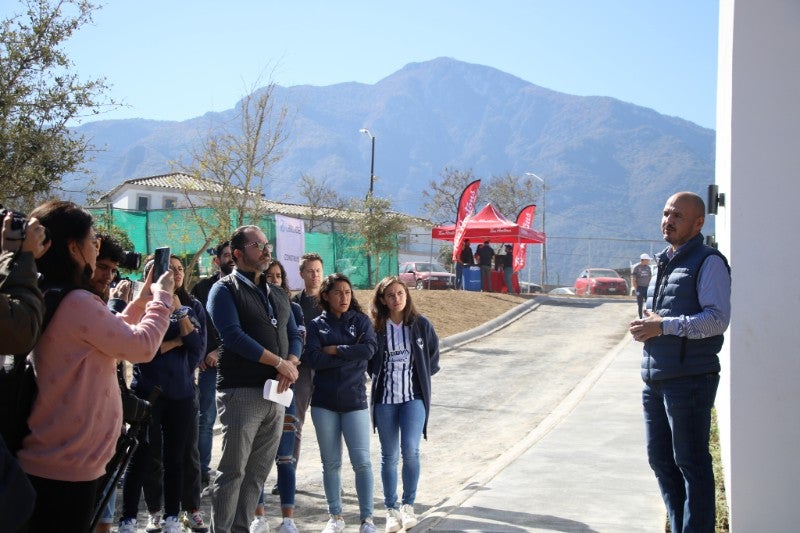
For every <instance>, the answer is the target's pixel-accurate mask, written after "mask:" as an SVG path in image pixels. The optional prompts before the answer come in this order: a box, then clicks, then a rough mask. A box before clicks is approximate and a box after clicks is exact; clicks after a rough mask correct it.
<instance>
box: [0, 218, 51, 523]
mask: <svg viewBox="0 0 800 533" xmlns="http://www.w3.org/2000/svg"><path fill="white" fill-rule="evenodd" d="M14 226H16V227H14ZM45 240H46V237H45V231H44V227H42V225H41V224H39V221H38V220H36V219H35V218H33V219H30V220H27V221H26V220H24V219H23V218H22V217H20V216H15V214H14V213H13V212H5V215H4V216H3V217H2V230H0V355H2V358H3V359H4V360H3V363H4V365H3V367H4V368H3V369H2V370H0V373H1V374H2V375H1V376H0V377H2V381H0V403H2V405H0V409H2V413H3V416H2V419H1V422H2V423H1V424H0V426H1V427H0V433H2V435H6V436H10V437H12V441H16V440H17V437H21V435H18V432H17V427H16V424H15V421H16V419H17V418H19V417H17V416H15V409H18V408H19V407H20V406H19V402H18V396H17V394H18V391H19V390H20V388H19V385H20V382H21V380H22V379H23V377H22V374H20V373H19V372H18V370H21V367H20V368H13V369H12V368H11V367H12V366H13V365H24V364H25V355H26V354H27V352H28V351H29V350H30V349H31V348H32V347H33V345H34V344H35V343H36V340H37V339H38V338H39V334H40V333H41V332H40V329H41V325H42V320H43V315H44V304H43V303H42V293H41V292H40V291H39V288H38V287H37V276H38V274H37V272H36V264H35V263H34V260H35V259H38V258H39V257H41V255H42V254H44V252H45V251H47V248H48V246H49V243H46V242H45ZM5 354H17V355H13V356H12V355H5ZM23 416H24V414H23ZM15 447H16V446H15ZM35 498H36V494H35V492H34V490H33V487H32V486H31V484H30V482H29V481H28V478H27V476H26V475H25V473H24V472H23V471H22V470H21V469H20V466H19V463H18V462H17V460H16V459H15V458H14V457H13V456H12V454H11V451H10V450H9V449H8V448H7V447H6V443H5V441H4V439H3V437H0V524H2V525H3V528H4V531H17V530H18V529H19V527H20V526H21V525H22V524H24V523H25V521H26V520H27V519H28V517H29V516H30V513H31V511H32V510H33V503H34V500H35Z"/></svg>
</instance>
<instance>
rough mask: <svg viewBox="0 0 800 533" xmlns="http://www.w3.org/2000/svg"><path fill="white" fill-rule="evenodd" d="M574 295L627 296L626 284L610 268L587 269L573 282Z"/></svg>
mask: <svg viewBox="0 0 800 533" xmlns="http://www.w3.org/2000/svg"><path fill="white" fill-rule="evenodd" d="M575 294H579V295H580V294H622V295H627V294H628V282H627V281H625V280H624V279H623V278H622V276H620V275H619V274H618V273H617V272H616V271H614V270H612V269H610V268H587V269H586V270H584V271H583V272H581V273H580V275H579V276H578V279H576V280H575Z"/></svg>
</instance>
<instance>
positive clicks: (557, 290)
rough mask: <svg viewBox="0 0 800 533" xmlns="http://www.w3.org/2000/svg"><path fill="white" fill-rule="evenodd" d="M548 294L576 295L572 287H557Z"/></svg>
mask: <svg viewBox="0 0 800 533" xmlns="http://www.w3.org/2000/svg"><path fill="white" fill-rule="evenodd" d="M548 294H575V291H573V290H572V287H556V288H555V289H550V292H549V293H548Z"/></svg>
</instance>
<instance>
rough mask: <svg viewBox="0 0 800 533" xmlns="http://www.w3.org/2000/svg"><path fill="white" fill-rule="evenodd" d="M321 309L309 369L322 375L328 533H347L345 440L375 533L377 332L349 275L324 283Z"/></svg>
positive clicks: (367, 531)
mask: <svg viewBox="0 0 800 533" xmlns="http://www.w3.org/2000/svg"><path fill="white" fill-rule="evenodd" d="M319 304H320V307H322V309H323V311H322V314H321V315H320V316H318V317H317V318H315V319H314V320H313V321H312V322H311V323H310V324H309V327H308V331H307V332H306V349H305V352H303V363H304V364H308V365H309V366H310V367H311V368H313V369H314V370H315V371H316V372H315V375H314V393H313V395H312V397H311V419H312V420H313V421H314V429H315V430H316V433H317V442H318V443H319V451H320V456H321V457H322V480H323V485H324V487H325V497H326V499H327V500H328V512H329V513H330V520H329V521H328V524H327V525H326V527H325V530H324V531H325V532H330V533H338V532H340V531H342V530H343V529H344V520H342V491H341V488H342V479H341V467H342V437H344V441H345V444H346V445H347V451H348V453H349V455H350V463H351V464H352V466H353V470H354V471H355V475H356V492H357V493H358V506H359V510H360V517H361V529H360V533H374V532H376V529H375V525H374V524H373V521H372V512H373V483H374V482H373V478H372V463H371V461H370V456H369V440H370V435H369V433H370V431H369V426H370V418H369V410H368V405H367V387H366V381H367V380H366V371H367V363H368V362H369V360H370V359H372V356H373V355H374V354H375V349H376V347H377V343H376V340H375V332H374V331H373V329H372V324H371V323H370V320H369V317H367V315H365V314H364V313H363V311H362V310H361V306H360V305H359V304H358V302H357V301H356V299H355V298H354V297H353V288H352V285H351V284H350V280H349V279H348V278H347V276H345V275H344V274H331V275H330V276H328V277H327V278H325V280H323V282H322V286H321V287H320V293H319Z"/></svg>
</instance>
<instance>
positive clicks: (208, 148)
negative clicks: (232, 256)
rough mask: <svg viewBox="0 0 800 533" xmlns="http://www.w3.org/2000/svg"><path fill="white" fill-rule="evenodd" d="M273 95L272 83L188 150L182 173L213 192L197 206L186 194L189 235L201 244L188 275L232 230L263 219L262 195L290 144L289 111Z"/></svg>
mask: <svg viewBox="0 0 800 533" xmlns="http://www.w3.org/2000/svg"><path fill="white" fill-rule="evenodd" d="M274 91H275V84H274V83H273V82H270V83H269V84H268V85H267V86H266V87H263V88H261V89H251V91H250V92H249V93H248V94H246V95H245V96H244V98H242V101H241V102H240V104H239V106H238V107H237V108H236V115H235V117H234V119H233V120H232V121H231V122H230V123H228V124H223V125H222V126H221V127H219V128H217V129H216V130H215V131H213V132H212V133H211V134H210V135H208V136H207V137H206V138H205V139H203V140H202V141H201V143H200V145H199V146H198V147H197V148H195V149H193V150H192V152H191V162H190V163H189V164H188V165H187V166H183V172H185V173H186V174H188V175H190V176H193V177H196V178H200V179H202V180H204V181H205V182H208V183H211V184H212V187H213V189H214V190H213V191H211V194H207V195H203V196H202V201H200V202H198V200H197V198H198V195H197V191H196V189H195V190H191V189H190V188H187V189H186V190H185V191H184V196H185V198H186V199H187V201H188V203H189V205H190V208H191V209H190V210H189V211H190V216H191V224H192V226H193V227H192V230H193V231H200V232H201V234H202V235H203V240H204V244H203V246H202V247H200V249H198V250H197V252H195V254H194V255H193V257H192V259H191V261H190V263H189V269H187V270H188V271H189V272H191V271H192V269H193V267H194V264H195V263H196V262H197V259H198V258H199V257H200V256H201V255H202V254H203V253H204V252H205V250H206V249H207V248H208V246H209V245H210V244H211V243H212V242H218V241H222V240H225V239H227V238H228V237H229V236H230V234H231V232H232V231H233V229H235V228H236V227H239V226H241V225H243V224H245V223H248V222H257V221H258V220H260V219H261V218H262V217H263V216H264V215H265V214H266V208H265V204H264V202H263V199H264V192H265V191H266V190H267V189H268V187H269V186H270V185H271V183H272V181H273V179H274V178H273V176H272V170H273V167H274V166H275V164H276V163H277V162H278V161H280V159H281V157H282V155H283V152H282V147H283V144H284V143H285V141H286V140H287V138H288V133H287V121H288V116H289V111H288V108H287V107H286V106H281V105H278V103H276V101H275V98H274ZM201 208H205V209H201ZM208 209H210V210H211V212H212V215H211V216H209V215H208Z"/></svg>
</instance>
